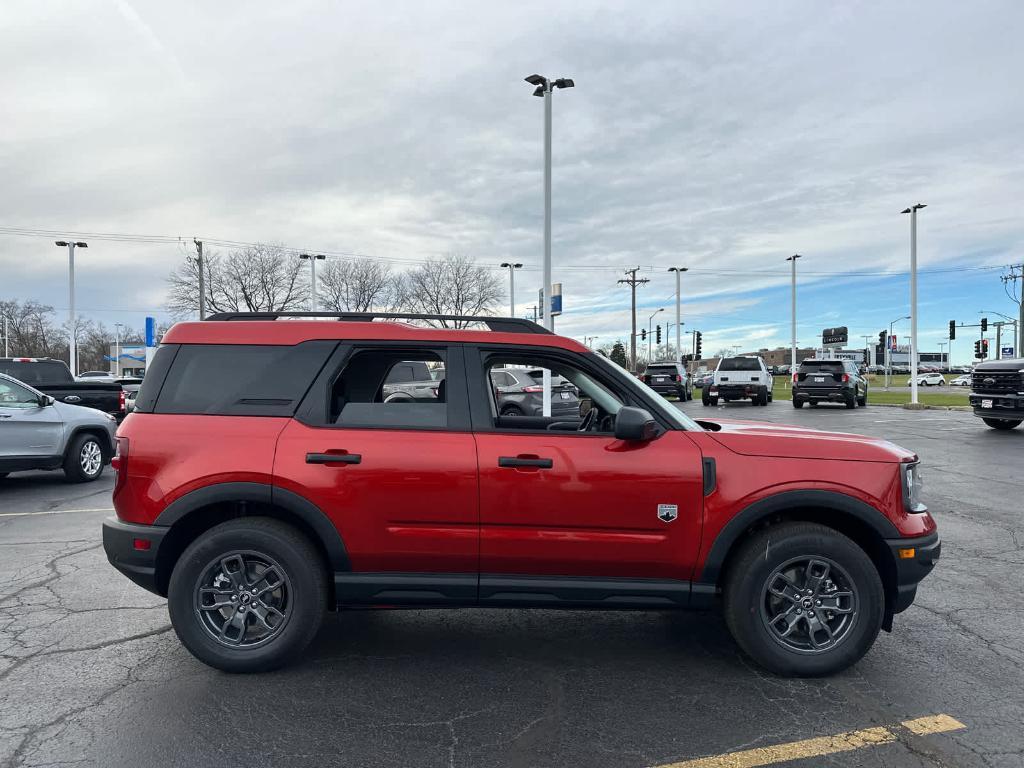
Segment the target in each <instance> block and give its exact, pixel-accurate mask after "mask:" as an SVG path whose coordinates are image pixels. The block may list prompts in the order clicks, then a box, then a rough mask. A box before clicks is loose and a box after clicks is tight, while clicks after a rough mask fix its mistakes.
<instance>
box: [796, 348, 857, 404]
mask: <svg viewBox="0 0 1024 768" xmlns="http://www.w3.org/2000/svg"><path fill="white" fill-rule="evenodd" d="M804 403H810V404H811V405H817V404H818V403H845V404H846V407H847V408H856V407H857V406H858V405H867V404H868V380H867V379H865V378H864V377H863V376H862V375H861V373H860V371H859V370H857V364H856V363H854V362H852V361H850V360H804V361H803V362H802V363H800V368H799V370H797V372H796V373H794V374H793V407H794V408H803V407H804Z"/></svg>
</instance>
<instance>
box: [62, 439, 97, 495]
mask: <svg viewBox="0 0 1024 768" xmlns="http://www.w3.org/2000/svg"><path fill="white" fill-rule="evenodd" d="M105 463H106V456H104V455H103V446H102V445H101V444H100V441H99V438H98V437H96V435H93V434H89V433H88V432H87V433H85V434H81V435H78V437H76V438H75V439H74V440H72V441H71V445H69V446H68V449H67V452H66V453H65V454H64V477H65V478H66V479H67V480H68V482H71V483H91V482H92V481H93V480H95V479H97V478H98V477H99V476H100V475H102V474H103V465H104V464H105Z"/></svg>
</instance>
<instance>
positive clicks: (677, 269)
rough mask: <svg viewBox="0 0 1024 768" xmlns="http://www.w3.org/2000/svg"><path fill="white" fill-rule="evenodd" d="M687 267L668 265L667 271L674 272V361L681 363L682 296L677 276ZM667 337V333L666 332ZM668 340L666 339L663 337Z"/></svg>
mask: <svg viewBox="0 0 1024 768" xmlns="http://www.w3.org/2000/svg"><path fill="white" fill-rule="evenodd" d="M688 269H689V267H669V268H668V271H669V272H675V273H676V363H678V364H679V365H682V363H683V346H682V341H681V339H682V335H683V324H682V322H681V321H680V319H679V314H680V311H681V304H682V297H681V294H680V292H679V276H680V275H682V274H683V272H686V271H687V270H688ZM666 337H667V334H666ZM665 340H666V341H668V339H667V338H666V339H665Z"/></svg>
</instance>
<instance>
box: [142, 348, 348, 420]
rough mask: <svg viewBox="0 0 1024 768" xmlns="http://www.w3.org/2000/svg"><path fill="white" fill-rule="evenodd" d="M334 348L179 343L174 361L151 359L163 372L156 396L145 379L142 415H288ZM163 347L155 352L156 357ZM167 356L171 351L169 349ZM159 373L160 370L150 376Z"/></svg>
mask: <svg viewBox="0 0 1024 768" xmlns="http://www.w3.org/2000/svg"><path fill="white" fill-rule="evenodd" d="M336 346H337V342H335V341H307V342H303V343H302V344H296V345H295V346H271V345H259V344H237V345H236V344H183V345H180V346H179V347H178V348H177V352H176V354H173V353H172V354H173V359H170V360H168V358H167V357H166V356H165V357H164V358H163V359H159V360H158V359H154V367H157V366H158V365H160V366H164V365H166V367H167V374H166V376H165V377H163V383H162V386H159V385H158V384H157V381H156V379H157V378H159V377H153V379H152V381H153V384H154V386H159V393H158V394H155V393H152V392H151V391H150V386H149V385H150V382H151V376H150V375H147V376H146V380H145V382H144V383H143V386H142V391H141V392H140V394H139V400H141V407H139V403H137V406H136V407H137V409H138V410H142V411H143V412H146V411H147V410H150V409H149V407H148V406H149V404H150V402H151V400H153V399H154V398H155V402H153V403H152V409H151V411H152V412H153V413H167V414H170V413H177V414H207V415H218V416H291V415H293V414H294V413H295V409H296V408H297V407H298V405H299V401H300V400H302V398H303V396H304V395H305V394H306V391H307V390H308V389H309V387H310V385H311V384H312V383H313V379H314V378H316V375H317V374H318V373H319V372H320V369H321V368H322V367H323V366H324V363H325V362H327V357H328V356H329V355H330V354H331V352H332V351H333V350H334V348H335V347H336ZM162 351H163V348H161V350H159V351H158V352H157V357H158V358H159V357H160V354H161V352H162ZM168 351H169V352H170V351H171V349H168ZM150 373H151V374H152V373H157V374H159V371H151V372H150Z"/></svg>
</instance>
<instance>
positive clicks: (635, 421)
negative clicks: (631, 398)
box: [615, 405, 661, 442]
mask: <svg viewBox="0 0 1024 768" xmlns="http://www.w3.org/2000/svg"><path fill="white" fill-rule="evenodd" d="M659 434H661V428H660V427H659V426H658V422H656V421H655V420H654V417H653V416H651V414H650V413H648V412H647V411H645V410H644V409H643V408H633V407H631V406H628V405H624V406H622V407H621V408H620V409H619V412H618V413H617V414H615V438H616V439H617V440H630V441H641V442H646V441H647V440H653V439H654V438H656V437H657V436H658V435H659Z"/></svg>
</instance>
